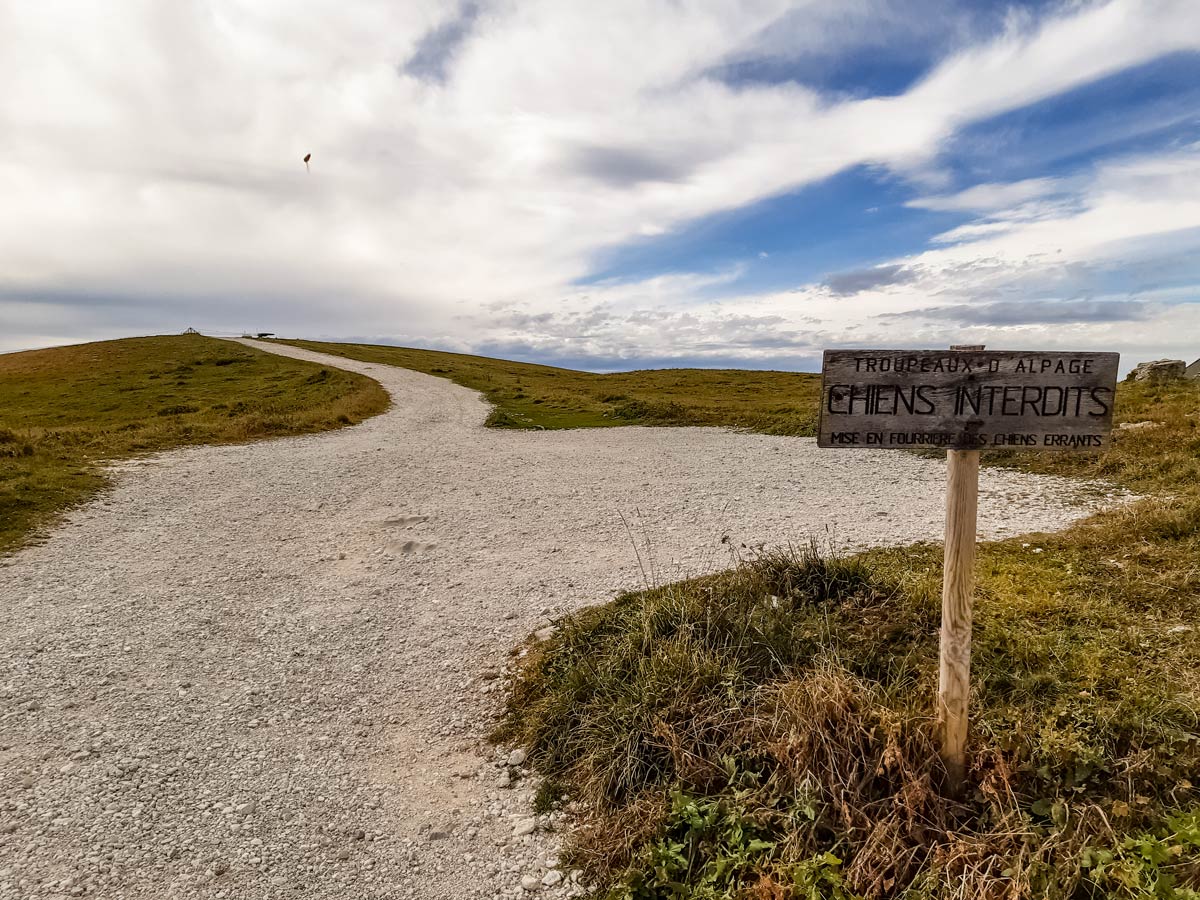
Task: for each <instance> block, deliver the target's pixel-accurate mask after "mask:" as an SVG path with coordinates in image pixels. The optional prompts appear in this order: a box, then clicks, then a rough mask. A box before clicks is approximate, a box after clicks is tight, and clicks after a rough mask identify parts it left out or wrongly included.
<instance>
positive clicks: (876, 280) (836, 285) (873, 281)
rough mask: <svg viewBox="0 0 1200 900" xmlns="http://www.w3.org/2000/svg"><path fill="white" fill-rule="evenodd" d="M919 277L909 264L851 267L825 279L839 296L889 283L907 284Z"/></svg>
mask: <svg viewBox="0 0 1200 900" xmlns="http://www.w3.org/2000/svg"><path fill="white" fill-rule="evenodd" d="M916 277H917V273H916V272H914V271H913V270H912V269H910V268H908V267H907V266H903V265H899V264H897V265H893V266H875V267H874V268H871V269H851V270H849V271H848V272H838V273H836V274H834V275H830V276H829V277H828V278H826V279H825V282H824V283H825V287H827V288H829V290H831V291H832V292H833V293H835V294H838V295H839V296H843V297H847V296H850V295H851V294H859V293H862V292H863V291H869V290H871V289H872V288H877V287H886V286H887V285H889V284H907V283H908V282H910V281H912V280H913V279H914V278H916Z"/></svg>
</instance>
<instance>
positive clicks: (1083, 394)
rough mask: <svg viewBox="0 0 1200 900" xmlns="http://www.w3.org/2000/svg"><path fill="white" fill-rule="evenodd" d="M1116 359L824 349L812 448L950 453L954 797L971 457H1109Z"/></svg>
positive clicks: (946, 620) (966, 659)
mask: <svg viewBox="0 0 1200 900" xmlns="http://www.w3.org/2000/svg"><path fill="white" fill-rule="evenodd" d="M1118 359H1119V354H1116V353H1026V352H1007V351H985V350H984V348H983V347H981V346H970V347H967V346H960V347H951V348H950V349H949V350H919V351H906V350H826V351H825V364H824V366H822V371H821V374H822V386H821V424H820V431H819V436H818V439H817V443H818V444H819V445H820V446H822V447H851V448H856V449H866V450H872V449H874V450H898V449H906V450H916V449H927V448H938V449H945V450H946V532H945V533H946V545H945V551H944V556H943V566H942V625H941V630H940V632H939V639H938V696H937V716H938V726H939V731H940V741H941V756H942V762H943V764H944V765H945V769H946V783H947V785H946V786H947V788H948V790H949V791H950V793H951V794H954V795H960V794H961V793H962V790H963V785H964V782H965V779H966V773H967V755H966V745H967V723H968V718H967V708H968V700H969V698H970V693H971V627H972V617H973V615H972V599H971V595H972V593H973V591H974V586H975V533H976V514H977V509H978V503H979V451H980V450H986V449H1002V448H1013V447H1020V448H1025V449H1036V450H1101V449H1103V448H1105V447H1106V446H1107V445H1108V440H1109V435H1110V433H1111V432H1112V414H1113V400H1114V398H1115V395H1116V387H1117V361H1118Z"/></svg>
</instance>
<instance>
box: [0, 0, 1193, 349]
mask: <svg viewBox="0 0 1200 900" xmlns="http://www.w3.org/2000/svg"><path fill="white" fill-rule="evenodd" d="M307 153H311V154H312V160H311V164H310V165H309V166H308V167H307V168H306V166H305V165H304V163H303V162H302V159H303V157H304V155H305V154H307ZM0 198H2V199H0V203H2V206H0V210H2V212H0V351H4V350H15V349H22V348H30V347H38V346H49V345H54V344H62V343H71V342H78V341H85V340H95V339H104V338H113V337H122V336H128V335H135V334H149V333H169V332H180V331H183V330H184V329H185V328H188V327H194V328H197V329H199V330H201V331H204V332H207V333H240V332H244V331H250V332H258V331H270V332H275V333H278V334H281V335H286V336H298V337H309V338H317V339H343V340H356V341H372V342H380V343H397V344H403V345H408V346H421V347H432V348H438V349H446V350H455V351H462V352H473V353H482V354H487V355H494V356H505V357H510V358H518V359H525V360H534V361H538V362H546V363H551V364H557V365H567V366H572V367H580V368H588V369H593V370H611V369H628V368H638V367H659V366H741V367H752V368H779V369H797V370H815V369H817V368H819V360H820V354H821V351H822V350H823V349H825V348H832V347H880V348H884V347H899V348H913V349H927V348H937V347H944V346H948V345H950V344H956V343H982V344H986V345H987V346H988V347H989V348H991V349H1014V350H1020V349H1029V350H1053V349H1068V350H1088V349H1097V350H1117V351H1120V352H1121V353H1122V355H1123V360H1122V362H1123V369H1128V368H1129V366H1131V365H1132V364H1133V363H1135V362H1137V361H1141V360H1145V359H1154V358H1160V357H1171V358H1182V359H1186V360H1188V361H1189V362H1190V361H1191V360H1193V359H1196V358H1197V357H1200V2H1197V0H1096V2H1088V0H1056V2H1014V3H1010V4H1005V3H1002V2H999V3H998V2H993V0H791V2H788V0H740V2H724V0H707V2H702V3H701V2H697V3H680V2H677V0H606V2H604V3H594V2H585V0H439V2H432V0H430V2H425V0H355V2H353V3H346V2H344V0H336V2H335V0H288V2H286V3H285V2H282V0H173V2H171V3H163V2H161V0H109V2H105V3H96V2H94V0H77V2H70V0H37V2H28V0H0Z"/></svg>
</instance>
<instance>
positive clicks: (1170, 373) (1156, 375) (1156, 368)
mask: <svg viewBox="0 0 1200 900" xmlns="http://www.w3.org/2000/svg"><path fill="white" fill-rule="evenodd" d="M1186 368H1187V363H1185V362H1184V361H1183V360H1182V359H1156V360H1153V361H1151V362H1144V363H1139V364H1138V365H1136V366H1134V367H1133V369H1132V371H1130V373H1129V377H1130V378H1132V379H1133V380H1134V381H1176V380H1178V379H1180V378H1182V377H1183V373H1184V370H1185V369H1186Z"/></svg>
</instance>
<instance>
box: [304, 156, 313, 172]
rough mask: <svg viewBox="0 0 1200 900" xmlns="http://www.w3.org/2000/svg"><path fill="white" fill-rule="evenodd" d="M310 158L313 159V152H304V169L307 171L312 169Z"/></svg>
mask: <svg viewBox="0 0 1200 900" xmlns="http://www.w3.org/2000/svg"><path fill="white" fill-rule="evenodd" d="M310 159H312V154H311V153H305V154H304V171H305V172H308V171H310V169H309V168H308V161H309V160H310Z"/></svg>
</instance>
